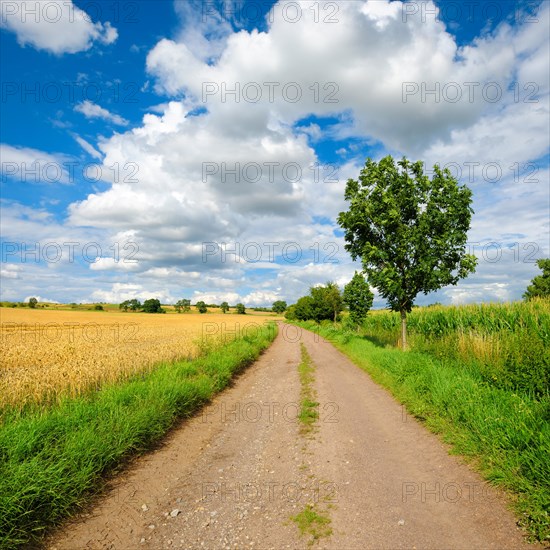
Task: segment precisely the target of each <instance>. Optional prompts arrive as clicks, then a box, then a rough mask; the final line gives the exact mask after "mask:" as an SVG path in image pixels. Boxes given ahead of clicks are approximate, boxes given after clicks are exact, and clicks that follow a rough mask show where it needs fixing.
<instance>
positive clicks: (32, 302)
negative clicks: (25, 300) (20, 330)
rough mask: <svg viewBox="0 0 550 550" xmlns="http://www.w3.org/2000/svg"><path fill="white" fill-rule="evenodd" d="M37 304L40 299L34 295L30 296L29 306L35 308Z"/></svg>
mask: <svg viewBox="0 0 550 550" xmlns="http://www.w3.org/2000/svg"><path fill="white" fill-rule="evenodd" d="M36 304H38V300H37V299H36V298H35V297H34V296H33V297H32V298H29V307H30V308H32V309H34V308H35V307H36Z"/></svg>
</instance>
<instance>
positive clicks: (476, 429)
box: [298, 322, 550, 542]
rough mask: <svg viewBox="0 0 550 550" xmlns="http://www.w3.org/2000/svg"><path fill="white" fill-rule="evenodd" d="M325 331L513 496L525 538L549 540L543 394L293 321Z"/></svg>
mask: <svg viewBox="0 0 550 550" xmlns="http://www.w3.org/2000/svg"><path fill="white" fill-rule="evenodd" d="M298 325H299V326H302V327H303V328H307V329H310V330H312V331H314V332H316V333H318V334H320V335H321V336H323V337H325V338H327V339H328V340H329V341H330V342H331V343H333V344H334V345H335V346H336V347H337V348H338V349H340V350H341V351H342V352H343V353H345V354H346V355H347V356H348V357H349V358H350V359H351V360H352V361H353V362H354V363H355V364H356V365H358V366H359V367H360V368H362V369H364V370H365V371H366V372H368V373H369V374H370V375H371V376H372V378H373V379H374V380H375V381H376V382H378V383H379V384H381V385H382V386H384V387H386V388H387V389H389V390H390V392H391V393H392V394H393V395H394V396H395V397H396V398H397V399H398V400H399V401H400V402H401V403H403V404H404V405H405V407H406V408H407V410H408V411H409V412H410V413H411V414H412V415H414V416H415V417H417V418H419V419H420V420H421V421H423V422H424V423H425V425H426V426H427V427H428V428H429V429H430V430H431V431H433V432H435V433H437V434H440V435H441V437H442V439H443V440H444V441H445V442H446V443H449V444H451V445H452V448H453V452H454V453H456V454H461V455H463V456H465V457H467V458H469V459H470V460H471V461H472V463H473V465H474V467H476V468H477V469H478V470H479V471H480V472H481V474H482V475H483V476H484V477H485V478H486V479H487V480H488V481H489V482H491V483H492V484H494V485H496V486H499V487H501V488H503V489H505V490H507V491H508V492H509V493H510V495H511V496H512V500H513V505H514V508H515V510H516V512H517V517H518V523H519V524H520V525H521V526H522V527H523V528H524V529H525V530H526V531H527V532H528V534H529V535H530V538H531V539H532V540H533V539H536V540H539V541H544V542H548V541H550V525H549V517H550V459H549V457H550V398H549V396H548V394H546V395H539V396H534V395H533V394H532V393H531V394H530V393H528V392H521V391H519V390H516V391H512V390H509V389H505V388H502V387H498V386H496V385H492V384H490V383H489V382H488V381H487V378H486V376H485V375H484V373H483V372H481V371H480V370H479V369H477V368H476V364H475V363H467V364H463V363H462V362H461V361H459V360H457V359H452V358H446V357H443V358H438V357H435V356H434V355H431V354H429V353H426V352H415V351H409V352H405V353H404V352H402V351H400V350H399V349H395V348H389V347H382V346H381V345H380V344H376V343H373V341H371V339H369V338H368V337H366V336H363V335H361V334H357V333H353V332H348V331H346V330H345V329H342V328H341V327H334V326H332V324H330V325H329V324H327V325H321V326H319V325H317V324H316V323H312V322H310V323H298Z"/></svg>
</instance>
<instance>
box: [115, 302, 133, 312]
mask: <svg viewBox="0 0 550 550" xmlns="http://www.w3.org/2000/svg"><path fill="white" fill-rule="evenodd" d="M129 307H130V300H124V302H120V304H118V309H122V310H123V311H128V308H129Z"/></svg>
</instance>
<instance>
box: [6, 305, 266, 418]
mask: <svg viewBox="0 0 550 550" xmlns="http://www.w3.org/2000/svg"><path fill="white" fill-rule="evenodd" d="M262 324H263V319H262V318H261V317H260V316H254V318H249V317H246V316H244V317H243V316H237V315H231V314H228V315H223V314H209V315H194V314H182V315H177V314H167V315H152V314H146V313H118V312H117V313H110V312H109V313H106V312H101V313H99V312H86V311H48V310H29V309H26V310H21V309H6V308H0V354H1V357H2V359H1V363H0V413H1V412H2V411H3V410H14V409H22V408H24V407H25V406H27V405H30V404H52V403H56V402H59V401H60V400H61V399H63V398H65V397H76V396H79V395H83V394H85V393H88V392H91V391H93V390H96V389H98V388H100V387H101V386H102V385H103V384H106V383H112V382H117V381H120V380H124V379H129V378H131V377H133V376H136V375H138V374H142V373H144V372H147V371H148V370H150V369H152V368H153V367H154V366H155V365H157V364H159V363H161V362H172V361H176V360H181V359H191V358H193V357H196V356H197V355H198V354H199V353H200V351H201V350H202V349H204V348H205V347H211V346H213V345H216V343H219V342H223V341H228V340H230V339H233V338H235V337H238V336H241V335H246V334H247V333H250V332H251V331H253V330H255V327H256V328H257V327H259V326H260V325H262Z"/></svg>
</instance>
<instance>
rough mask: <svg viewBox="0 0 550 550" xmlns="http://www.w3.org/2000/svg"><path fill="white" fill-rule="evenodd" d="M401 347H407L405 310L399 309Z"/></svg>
mask: <svg viewBox="0 0 550 550" xmlns="http://www.w3.org/2000/svg"><path fill="white" fill-rule="evenodd" d="M401 349H402V350H403V351H405V350H406V349H407V312H406V311H401Z"/></svg>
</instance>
